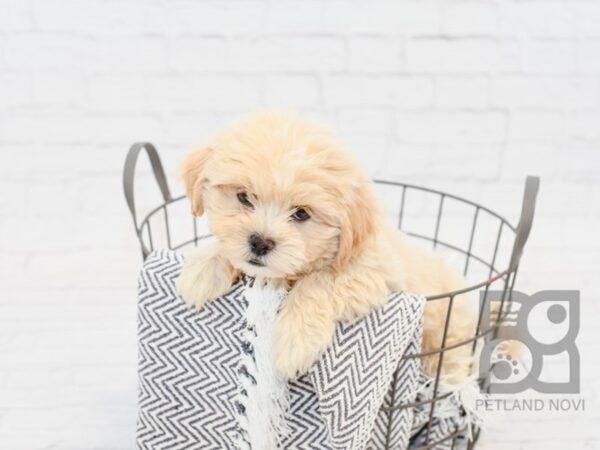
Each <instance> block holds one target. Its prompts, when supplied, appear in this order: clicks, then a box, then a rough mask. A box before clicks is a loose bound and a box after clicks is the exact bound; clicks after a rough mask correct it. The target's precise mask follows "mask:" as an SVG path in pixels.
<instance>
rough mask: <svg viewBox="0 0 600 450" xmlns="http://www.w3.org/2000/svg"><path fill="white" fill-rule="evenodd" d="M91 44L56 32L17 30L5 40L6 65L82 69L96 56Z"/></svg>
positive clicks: (82, 39) (45, 68)
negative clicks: (20, 31) (44, 32)
mask: <svg viewBox="0 0 600 450" xmlns="http://www.w3.org/2000/svg"><path fill="white" fill-rule="evenodd" d="M91 44H92V40H91V39H89V38H86V37H80V36H72V35H55V34H45V35H38V34H36V33H15V34H11V35H9V36H8V37H6V38H3V39H2V47H3V48H4V59H5V64H6V66H7V67H8V68H14V69H17V70H24V69H38V70H47V69H57V70H72V71H80V70H82V69H83V68H84V67H89V65H90V63H91V61H92V59H93V58H92V51H91V50H92V48H91V47H92V46H91ZM114 50H115V51H117V50H118V49H114Z"/></svg>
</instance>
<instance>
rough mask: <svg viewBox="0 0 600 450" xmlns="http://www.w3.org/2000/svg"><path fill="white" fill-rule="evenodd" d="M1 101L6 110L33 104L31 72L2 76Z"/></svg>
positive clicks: (0, 80)
mask: <svg viewBox="0 0 600 450" xmlns="http://www.w3.org/2000/svg"><path fill="white" fill-rule="evenodd" d="M0 99H2V104H3V106H4V107H5V108H12V107H15V106H31V105H32V104H33V77H32V75H31V73H29V72H6V73H3V74H1V75H0Z"/></svg>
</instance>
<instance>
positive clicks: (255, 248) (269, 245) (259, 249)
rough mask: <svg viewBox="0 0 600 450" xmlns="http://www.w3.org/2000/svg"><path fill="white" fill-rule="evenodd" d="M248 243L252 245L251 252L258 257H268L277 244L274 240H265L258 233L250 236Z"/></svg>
mask: <svg viewBox="0 0 600 450" xmlns="http://www.w3.org/2000/svg"><path fill="white" fill-rule="evenodd" d="M248 243H249V244H250V250H252V253H254V254H255V255H256V256H263V255H266V254H267V253H269V252H270V251H271V250H273V247H275V242H274V241H273V240H272V239H263V238H262V236H260V235H259V234H256V233H254V234H252V235H250V237H249V238H248Z"/></svg>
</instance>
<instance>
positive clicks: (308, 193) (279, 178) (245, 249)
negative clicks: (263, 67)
mask: <svg viewBox="0 0 600 450" xmlns="http://www.w3.org/2000/svg"><path fill="white" fill-rule="evenodd" d="M182 172H183V179H184V182H185V185H186V190H187V195H188V196H189V198H190V200H191V202H192V211H193V213H194V214H195V215H202V214H203V213H204V212H206V214H207V217H208V221H209V227H210V229H211V231H212V232H213V233H214V234H215V236H216V238H217V239H218V240H219V245H220V248H221V251H222V252H223V254H224V255H225V256H226V257H227V258H228V259H229V260H230V262H231V263H232V264H233V265H234V266H235V267H236V268H238V269H240V270H241V271H243V272H244V273H247V274H248V275H251V276H262V277H268V278H294V277H299V276H302V275H303V274H307V273H310V272H312V271H314V270H317V269H322V268H325V267H331V268H333V269H335V270H340V269H341V268H343V267H344V266H345V265H346V264H347V262H348V261H349V260H350V259H351V258H352V256H353V255H354V254H355V253H357V252H359V251H360V249H361V247H362V244H363V242H364V241H365V240H366V239H367V238H368V237H370V236H371V235H372V234H373V233H374V232H375V224H376V222H377V220H378V219H377V218H376V216H377V210H376V207H375V201H374V198H373V195H372V193H371V187H370V183H369V181H368V179H367V177H366V176H365V174H364V173H363V172H362V170H360V168H359V166H358V165H357V164H356V163H355V162H354V161H353V159H352V158H350V156H349V155H348V154H346V153H345V152H344V150H343V149H342V147H341V146H340V145H339V144H338V143H337V142H336V141H335V140H334V139H333V137H332V136H331V134H330V133H329V132H328V131H326V130H323V129H321V128H319V127H317V126H315V125H313V124H311V123H308V122H305V121H303V120H301V119H299V118H297V117H295V116H293V115H290V114H284V113H272V112H261V113H254V114H251V115H249V116H246V117H245V118H243V119H242V120H241V121H239V122H238V123H236V124H234V125H232V126H230V127H228V128H226V129H224V130H222V131H221V132H219V133H218V134H217V135H216V136H214V138H213V139H212V141H211V142H210V143H209V145H208V146H206V147H204V148H202V149H199V150H196V151H194V152H192V153H191V154H190V155H189V156H188V157H187V158H186V160H185V161H184V163H183V171H182Z"/></svg>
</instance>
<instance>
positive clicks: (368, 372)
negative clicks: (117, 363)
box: [137, 250, 454, 450]
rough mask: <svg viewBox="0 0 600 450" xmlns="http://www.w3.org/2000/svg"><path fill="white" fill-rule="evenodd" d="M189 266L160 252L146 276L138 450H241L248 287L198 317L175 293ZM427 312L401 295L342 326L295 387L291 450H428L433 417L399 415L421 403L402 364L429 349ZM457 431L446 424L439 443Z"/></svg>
mask: <svg viewBox="0 0 600 450" xmlns="http://www.w3.org/2000/svg"><path fill="white" fill-rule="evenodd" d="M182 262H183V258H182V256H181V255H179V254H177V253H175V252H173V251H169V250H159V251H156V252H154V253H152V254H151V255H150V256H149V257H148V258H147V259H146V262H145V264H144V267H143V269H142V272H141V274H140V279H139V314H138V317H139V323H138V327H139V331H138V333H139V405H138V426H137V448H138V449H139V450H151V449H152V450H159V449H190V450H196V449H235V442H239V440H238V439H239V437H240V436H239V427H238V423H237V421H236V417H237V411H236V408H235V398H236V395H237V393H238V391H239V382H238V379H237V366H238V362H239V359H240V352H241V348H242V345H243V330H244V323H245V320H244V312H245V307H246V301H245V298H244V288H245V286H246V283H247V282H248V280H247V279H245V280H242V281H241V282H240V283H238V284H236V285H235V286H233V287H232V289H231V291H230V292H228V293H227V294H226V295H224V296H223V297H221V298H219V299H216V300H214V301H212V302H210V303H208V304H207V305H206V306H205V307H203V308H202V309H201V310H199V311H197V310H193V309H190V308H188V307H187V306H186V305H185V304H184V303H183V301H182V300H181V298H179V296H178V295H177V294H176V292H175V280H176V278H177V276H178V275H179V273H180V271H181V265H182ZM423 307H424V298H422V297H421V296H414V295H408V294H404V293H400V294H394V295H392V296H390V298H389V299H388V302H387V303H386V305H385V306H384V307H382V308H380V309H378V310H376V311H373V312H371V313H370V314H369V315H368V316H366V317H364V318H362V319H360V320H358V321H355V322H353V323H351V324H340V325H338V327H337V329H336V334H335V338H334V342H333V344H332V345H331V346H330V348H329V349H328V350H327V351H326V352H325V354H324V355H323V356H322V357H321V359H320V360H319V361H317V363H315V365H314V366H313V367H312V368H311V370H310V371H309V372H308V373H307V374H305V375H303V376H302V377H300V378H299V379H297V380H294V381H292V382H290V386H289V396H290V409H289V411H288V413H287V418H286V420H287V424H288V428H289V432H288V434H287V435H286V436H285V437H283V438H282V442H283V448H285V449H298V450H300V449H311V450H320V449H323V450H338V449H340V450H341V449H366V448H368V449H382V448H394V449H406V448H408V447H409V446H410V444H411V438H412V442H413V445H414V443H415V442H417V441H418V444H419V445H423V443H422V442H421V441H422V440H419V439H418V437H419V436H418V435H417V436H415V433H416V431H415V426H416V425H415V422H418V420H417V419H418V418H419V417H422V416H423V415H424V412H423V411H422V410H419V409H415V408H398V405H399V404H401V403H410V402H412V401H414V400H415V396H416V395H417V394H416V392H417V391H418V385H419V383H420V382H421V377H420V366H419V363H418V359H416V358H412V359H406V360H402V361H401V357H402V355H404V354H408V353H410V352H414V353H417V352H418V351H419V349H420V340H421V320H422V314H423ZM440 422H441V423H440ZM449 423H450V422H448V421H438V423H437V424H436V426H435V427H434V430H433V431H432V433H434V434H432V436H437V435H439V434H440V433H441V431H446V428H447V427H448V426H449ZM450 424H451V425H454V423H450ZM440 425H441V426H440ZM257 450H263V449H257Z"/></svg>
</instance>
